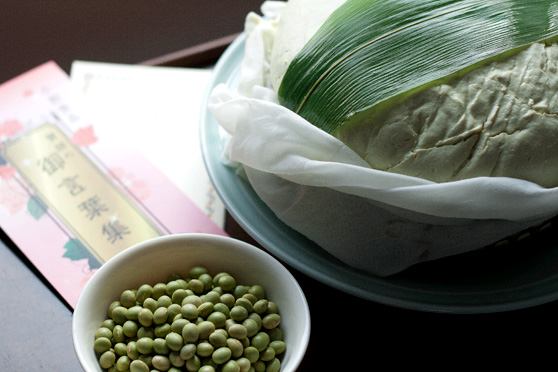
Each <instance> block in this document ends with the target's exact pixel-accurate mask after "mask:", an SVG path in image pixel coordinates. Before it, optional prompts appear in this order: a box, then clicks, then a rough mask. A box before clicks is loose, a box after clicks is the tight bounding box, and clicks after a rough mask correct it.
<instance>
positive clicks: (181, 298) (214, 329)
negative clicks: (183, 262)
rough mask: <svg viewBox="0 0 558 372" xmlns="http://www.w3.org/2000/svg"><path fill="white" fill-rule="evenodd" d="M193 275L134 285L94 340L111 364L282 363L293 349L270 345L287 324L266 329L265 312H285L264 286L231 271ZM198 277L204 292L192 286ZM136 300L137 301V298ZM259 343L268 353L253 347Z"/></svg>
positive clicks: (242, 369)
mask: <svg viewBox="0 0 558 372" xmlns="http://www.w3.org/2000/svg"><path fill="white" fill-rule="evenodd" d="M191 272H193V273H194V275H196V276H197V278H191V279H188V280H184V279H182V278H181V277H180V276H179V275H176V274H173V275H169V282H167V283H158V284H156V285H154V286H150V285H147V284H146V285H142V286H140V287H139V288H138V289H137V291H136V290H133V289H132V290H126V291H124V292H123V293H122V295H121V298H120V300H119V301H114V302H113V303H112V304H111V305H110V308H109V310H108V312H107V314H108V317H109V318H108V319H107V320H105V321H103V323H102V324H101V325H100V327H99V328H98V329H97V331H96V332H95V341H94V350H95V352H96V353H97V356H98V358H99V363H100V365H101V366H102V367H103V369H105V370H110V371H112V370H115V371H131V372H143V371H150V370H158V371H169V372H176V371H185V370H186V371H200V372H203V371H208V372H209V371H212V370H213V371H216V370H219V371H221V372H227V371H229V372H248V371H250V370H254V371H255V370H256V369H257V368H264V370H265V368H266V366H267V365H268V364H269V366H270V368H272V370H273V369H274V368H276V362H275V361H274V360H275V359H276V356H280V355H281V354H283V353H284V352H285V349H286V346H285V347H283V346H282V345H281V344H277V345H276V347H273V345H274V344H273V342H271V343H270V341H271V340H272V339H275V338H277V337H278V336H277V335H275V336H274V335H273V334H275V333H277V332H276V330H277V329H279V328H274V329H270V330H266V329H265V328H262V325H263V324H264V323H267V322H268V321H267V320H266V321H265V322H264V320H263V319H262V316H264V318H265V317H266V316H273V317H276V316H278V314H276V313H277V311H278V309H277V307H276V305H274V303H273V302H271V301H268V300H267V299H266V298H265V291H264V290H263V288H261V286H257V285H255V286H245V285H237V283H236V279H235V278H234V277H233V276H232V275H230V274H228V273H221V274H220V275H219V277H218V278H217V279H216V280H215V278H214V277H211V276H210V275H209V273H208V272H207V270H206V269H205V268H202V267H197V268H195V269H192V270H191ZM201 279H202V280H201ZM192 281H194V287H196V288H201V289H200V290H198V289H197V290H196V292H194V291H191V290H190V289H186V288H188V287H189V286H190V285H189V284H190V283H191V282H192ZM203 283H205V285H203ZM208 283H209V284H208ZM200 284H202V286H201V287H200ZM220 284H222V285H223V286H224V288H223V287H220V286H219V285H220ZM180 291H185V292H184V293H179V292H180ZM177 293H178V294H177ZM138 294H139V295H138ZM175 294H176V296H175ZM134 297H135V299H136V300H135V302H134V301H131V300H130V299H131V298H134ZM155 297H157V299H155ZM258 301H259V302H260V305H261V304H264V303H265V305H266V306H260V307H261V308H260V309H259V311H260V312H261V316H260V315H259V314H257V313H255V312H254V305H255V304H256V303H257V302H258ZM123 303H124V304H125V306H124V304H123ZM269 304H273V306H271V307H270V306H269ZM264 307H265V310H264V309H263V308H264ZM127 315H128V316H127ZM232 317H235V318H236V319H238V321H236V320H234V319H233V318H232ZM188 318H190V319H188ZM115 319H116V320H115ZM118 323H119V324H118ZM267 332H269V334H267ZM279 338H280V339H281V340H282V335H280V337H279ZM254 339H255V341H254ZM252 341H254V343H255V344H256V345H257V347H258V348H261V349H262V353H260V352H259V351H258V350H257V349H256V348H255V347H253V346H250V345H251V343H252ZM281 342H282V341H281ZM277 361H279V360H277Z"/></svg>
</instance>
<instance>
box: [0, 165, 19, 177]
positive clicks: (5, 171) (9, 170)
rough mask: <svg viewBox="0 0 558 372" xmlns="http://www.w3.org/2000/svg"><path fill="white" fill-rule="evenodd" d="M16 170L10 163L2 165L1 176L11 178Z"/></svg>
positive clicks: (0, 168)
mask: <svg viewBox="0 0 558 372" xmlns="http://www.w3.org/2000/svg"><path fill="white" fill-rule="evenodd" d="M15 173H16V170H15V168H14V167H12V166H10V165H0V178H1V179H3V180H9V179H12V178H14V174H15Z"/></svg>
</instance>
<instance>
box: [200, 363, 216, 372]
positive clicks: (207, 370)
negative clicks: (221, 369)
mask: <svg viewBox="0 0 558 372" xmlns="http://www.w3.org/2000/svg"><path fill="white" fill-rule="evenodd" d="M198 372H215V368H214V367H213V366H210V365H205V366H202V367H201V368H200V369H199V370H198Z"/></svg>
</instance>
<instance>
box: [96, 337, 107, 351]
mask: <svg viewBox="0 0 558 372" xmlns="http://www.w3.org/2000/svg"><path fill="white" fill-rule="evenodd" d="M111 347H112V342H111V341H110V339H109V338H107V337H99V338H97V339H96V340H95V342H94V343H93V348H94V349H95V352H97V353H104V352H105V351H108V350H110V348H111Z"/></svg>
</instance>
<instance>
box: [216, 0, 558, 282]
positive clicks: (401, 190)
mask: <svg viewBox="0 0 558 372" xmlns="http://www.w3.org/2000/svg"><path fill="white" fill-rule="evenodd" d="M281 9H282V3H281V2H269V1H268V2H266V3H264V6H263V7H262V10H263V13H264V17H259V16H257V15H255V14H250V15H249V16H248V17H247V22H246V45H245V58H244V60H243V61H242V68H241V71H240V75H239V79H238V81H239V85H238V87H231V86H225V85H218V86H216V87H215V88H214V90H213V92H212V94H211V97H210V100H209V109H210V111H211V112H212V113H213V115H214V116H215V118H216V120H217V122H218V123H219V124H220V125H221V126H222V127H223V128H225V129H226V130H227V132H228V133H230V134H231V138H230V141H229V144H228V146H227V148H226V150H225V151H226V153H225V156H226V157H227V158H228V159H230V160H232V161H234V162H237V163H240V164H242V166H243V167H244V168H245V170H246V174H247V176H248V178H249V180H250V182H251V184H252V186H253V187H254V189H255V191H256V192H257V193H258V195H259V196H260V197H261V198H262V200H263V201H264V202H265V203H266V204H268V205H269V206H270V208H271V209H272V210H273V211H274V212H275V213H276V214H277V216H278V217H279V218H280V219H281V220H282V221H283V222H285V223H286V224H287V225H289V226H291V227H293V228H294V229H295V230H297V231H299V232H300V233H301V234H303V235H305V236H307V237H308V238H310V239H311V240H313V241H314V242H316V243H317V244H318V245H320V246H321V247H322V248H323V249H324V250H326V251H327V252H329V253H331V254H332V255H333V256H335V257H337V258H339V259H340V260H341V261H343V262H345V263H347V264H348V265H350V266H353V267H355V268H357V269H360V270H364V271H366V272H368V273H372V274H374V275H379V276H386V275H390V274H394V273H397V272H399V271H401V270H404V269H405V268H407V267H409V266H411V265H413V264H416V263H419V262H423V261H427V260H432V259H437V258H441V257H445V256H450V255H455V254H458V253H462V252H466V251H470V250H473V249H477V248H480V247H483V246H486V245H488V244H491V243H493V242H496V241H498V240H500V239H502V238H505V237H506V236H509V235H511V234H513V233H516V232H519V231H521V230H523V229H526V228H528V227H530V226H532V225H535V224H538V223H541V222H543V221H545V220H546V219H549V218H551V217H553V216H555V215H556V214H558V189H556V188H553V189H546V188H543V187H540V186H538V185H536V184H533V183H530V182H526V181H521V180H517V179H510V178H473V179H468V180H463V181H456V182H448V183H434V182H430V181H426V180H424V179H420V178H415V177H408V176H404V175H399V174H395V173H389V172H384V171H378V170H375V169H372V168H370V166H369V165H368V164H367V163H366V162H365V161H364V160H363V159H362V158H361V157H359V156H358V155H357V154H356V153H354V152H353V151H352V150H351V149H350V148H348V147H347V146H346V145H344V144H343V143H342V142H341V141H339V140H337V139H336V138H334V137H332V136H331V135H329V134H327V133H325V132H323V131H321V130H320V129H318V128H316V127H315V126H313V125H311V124H310V123H308V122H307V121H306V120H304V119H303V118H301V117H300V116H298V115H296V114H294V113H293V112H291V111H290V110H288V109H286V108H284V107H282V106H280V105H279V104H278V101H277V96H276V94H275V93H274V92H273V90H271V89H270V88H269V81H268V69H269V54H270V50H271V45H272V43H273V35H274V30H275V27H276V23H277V17H278V16H279V15H280V11H281Z"/></svg>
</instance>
